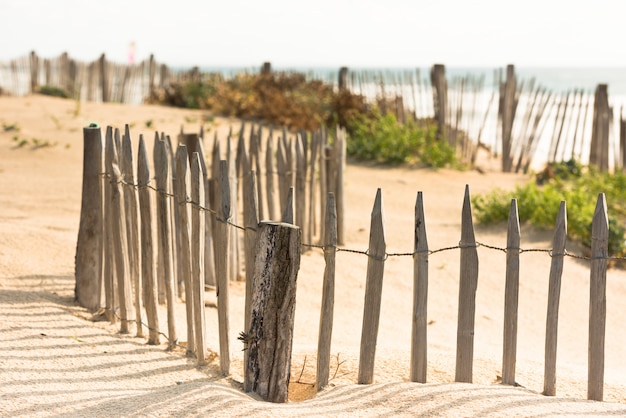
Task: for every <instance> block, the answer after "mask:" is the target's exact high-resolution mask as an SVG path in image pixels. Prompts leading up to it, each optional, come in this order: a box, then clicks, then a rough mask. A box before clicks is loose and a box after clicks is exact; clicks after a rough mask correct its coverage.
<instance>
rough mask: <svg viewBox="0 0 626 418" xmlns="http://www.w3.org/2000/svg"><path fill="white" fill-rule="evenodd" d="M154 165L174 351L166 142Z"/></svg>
mask: <svg viewBox="0 0 626 418" xmlns="http://www.w3.org/2000/svg"><path fill="white" fill-rule="evenodd" d="M154 145H155V152H154V157H155V158H154V165H155V171H156V176H155V177H156V183H157V198H156V203H157V225H158V232H159V233H158V237H159V252H160V253H161V254H162V257H159V261H161V262H162V263H163V267H162V271H163V275H164V279H165V298H166V300H167V332H168V334H169V335H168V349H169V350H172V349H174V346H175V345H176V342H177V341H178V337H177V335H176V317H175V309H174V308H175V307H174V304H175V302H176V298H175V297H174V292H175V287H174V286H175V284H174V272H173V266H172V263H173V261H172V225H171V219H172V216H171V212H170V202H169V198H170V195H171V190H170V187H171V184H172V176H171V173H170V167H169V162H168V150H167V144H166V142H165V141H162V140H158V141H155V144H154Z"/></svg>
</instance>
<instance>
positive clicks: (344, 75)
mask: <svg viewBox="0 0 626 418" xmlns="http://www.w3.org/2000/svg"><path fill="white" fill-rule="evenodd" d="M337 86H338V87H339V91H341V90H345V89H347V88H348V67H341V68H340V69H339V79H338V80H337Z"/></svg>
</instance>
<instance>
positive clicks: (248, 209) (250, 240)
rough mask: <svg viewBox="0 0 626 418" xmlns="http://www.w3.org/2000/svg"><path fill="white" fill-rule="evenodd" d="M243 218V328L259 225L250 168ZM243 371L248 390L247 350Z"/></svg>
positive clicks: (248, 312)
mask: <svg viewBox="0 0 626 418" xmlns="http://www.w3.org/2000/svg"><path fill="white" fill-rule="evenodd" d="M243 185H244V188H243V220H244V224H245V227H246V231H245V233H244V237H245V250H246V297H245V306H244V315H245V317H244V328H243V329H245V330H249V329H250V323H251V321H252V281H253V280H254V257H255V253H254V251H255V247H256V242H257V235H258V227H259V210H258V202H259V199H258V195H257V185H256V173H255V171H254V170H250V171H249V172H248V174H247V175H246V176H244V180H243ZM243 356H244V360H243V364H244V372H243V379H244V381H243V390H244V391H246V392H250V391H251V390H252V387H251V382H250V380H249V377H250V376H248V374H247V373H246V369H245V367H246V366H247V364H248V350H246V351H244V353H243Z"/></svg>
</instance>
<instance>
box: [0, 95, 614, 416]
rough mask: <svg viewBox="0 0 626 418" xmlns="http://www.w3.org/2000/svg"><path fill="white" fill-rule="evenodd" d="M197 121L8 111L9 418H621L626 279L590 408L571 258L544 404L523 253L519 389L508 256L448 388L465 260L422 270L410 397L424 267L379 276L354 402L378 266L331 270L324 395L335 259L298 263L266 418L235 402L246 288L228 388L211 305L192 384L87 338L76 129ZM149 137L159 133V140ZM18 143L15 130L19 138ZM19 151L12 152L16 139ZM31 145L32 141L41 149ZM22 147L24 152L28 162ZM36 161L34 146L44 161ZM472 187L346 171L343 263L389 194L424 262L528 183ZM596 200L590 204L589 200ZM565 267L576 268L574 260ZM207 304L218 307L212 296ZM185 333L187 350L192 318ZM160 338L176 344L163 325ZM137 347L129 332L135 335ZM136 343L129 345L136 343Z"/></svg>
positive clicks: (2, 297)
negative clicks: (424, 337)
mask: <svg viewBox="0 0 626 418" xmlns="http://www.w3.org/2000/svg"><path fill="white" fill-rule="evenodd" d="M203 116H204V113H203V112H201V111H192V110H183V109H172V108H166V107H157V106H124V105H117V104H95V103H77V102H75V101H72V100H64V99H55V98H50V97H43V96H28V97H22V98H12V97H0V127H1V128H2V129H0V208H1V209H0V369H1V370H2V371H1V373H0V415H2V416H74V417H75V416H195V415H198V416H200V415H201V416H250V415H256V416H391V415H394V416H420V415H429V416H556V415H559V416H561V415H572V416H573V415H575V416H597V415H626V364H625V363H624V361H623V359H624V358H626V332H625V331H626V326H625V325H624V324H623V312H622V306H623V301H624V300H626V280H625V279H626V274H625V273H624V271H623V270H620V269H611V270H610V271H609V274H608V279H607V305H608V308H607V325H606V361H605V366H606V367H605V370H606V371H605V387H604V399H605V402H591V401H585V400H584V399H586V390H587V383H586V382H587V351H588V342H587V339H588V310H589V308H588V306H589V266H588V262H586V261H581V260H576V259H574V258H566V259H565V268H564V274H563V283H562V291H561V302H560V317H559V335H558V352H557V384H556V391H557V396H556V397H546V396H543V395H541V392H542V390H543V371H544V360H543V359H544V344H545V327H546V310H547V293H548V274H549V270H550V263H551V261H550V257H549V256H548V255H547V254H546V253H544V252H526V253H523V254H521V267H520V270H521V272H520V290H519V293H520V296H519V325H518V326H519V329H518V351H517V375H516V381H517V382H518V384H519V385H520V386H518V387H512V386H504V385H501V384H499V379H500V376H501V367H502V333H503V331H502V329H503V311H504V277H505V259H506V257H505V254H504V252H502V251H498V250H494V249H490V248H487V247H484V246H483V247H479V249H478V254H479V268H480V273H479V279H478V291H477V298H476V306H477V310H476V327H475V348H474V356H475V357H474V358H475V360H474V366H473V371H474V376H473V377H474V379H473V381H474V383H472V384H460V383H453V382H454V369H455V350H456V324H457V309H458V292H459V259H460V257H459V250H458V249H453V250H447V251H441V252H437V253H435V254H432V255H431V256H430V258H429V266H430V270H429V299H428V320H429V328H428V377H427V380H428V383H427V384H418V383H412V382H410V381H409V362H410V342H411V335H410V334H411V310H412V289H413V270H412V268H413V261H412V258H411V257H407V256H404V257H402V256H398V257H389V259H388V260H387V261H386V263H385V277H384V283H383V293H382V308H381V319H380V331H379V336H378V344H377V352H376V364H375V370H374V384H373V385H357V384H356V382H357V374H358V360H359V359H358V357H359V344H360V335H361V325H362V324H361V322H362V316H363V300H364V292H365V271H366V266H367V258H366V257H365V256H363V255H361V254H352V253H347V252H340V253H338V254H337V276H336V277H337V278H336V291H335V297H336V304H335V319H334V329H333V339H332V347H331V371H330V375H331V381H330V384H329V387H328V388H327V389H325V390H324V391H323V392H321V393H319V394H317V395H315V391H314V389H313V386H312V383H313V382H314V381H315V361H316V359H315V353H316V349H317V335H318V327H319V315H320V303H321V284H322V275H323V270H324V259H323V255H322V253H321V251H320V250H312V251H308V252H306V253H304V254H303V255H302V260H301V268H300V272H299V274H298V290H297V303H296V318H295V322H296V323H295V329H294V341H293V344H294V345H293V359H292V370H291V385H290V402H289V403H287V404H282V405H278V404H271V403H266V402H261V401H259V400H258V399H257V398H256V397H255V396H253V395H250V394H245V393H243V392H242V389H241V388H242V384H241V383H242V380H243V378H242V367H243V353H242V351H241V349H242V348H243V347H242V344H241V342H239V341H237V339H236V338H237V335H238V334H239V332H240V331H243V300H244V285H243V283H242V282H233V283H231V287H230V293H231V302H230V315H231V320H230V324H231V325H230V327H231V340H232V341H231V358H232V364H231V375H230V376H227V377H222V376H221V374H220V370H219V359H218V358H217V355H216V353H217V352H218V351H219V346H218V337H217V311H216V309H215V308H214V306H211V305H209V306H208V307H207V309H206V314H207V335H208V348H209V351H210V353H211V357H210V358H211V362H210V364H209V365H208V366H206V367H203V368H197V367H196V366H195V361H194V360H193V359H189V358H186V357H185V353H184V350H183V349H181V348H179V349H176V350H174V351H172V352H168V351H166V348H167V345H166V343H165V339H164V338H163V339H162V340H161V342H162V344H161V345H160V346H149V345H147V344H146V340H145V339H142V338H136V337H134V336H133V334H130V335H120V334H119V333H118V331H119V328H118V327H117V326H115V325H111V324H109V323H106V322H92V321H91V320H90V319H91V313H89V312H87V311H86V310H85V309H83V308H81V307H78V306H77V305H76V304H75V303H74V302H73V289H74V276H73V274H74V256H75V251H76V239H77V235H78V224H79V215H80V201H81V181H82V178H81V177H82V127H83V126H86V125H87V124H88V123H89V122H97V123H99V124H100V125H101V126H102V127H106V126H107V125H112V126H114V127H119V128H120V129H122V128H123V127H124V124H125V123H128V124H130V126H131V134H132V137H133V141H134V146H135V147H136V144H137V140H138V136H139V134H141V133H143V134H144V135H145V136H146V137H147V138H148V139H150V140H152V138H153V136H154V132H155V130H158V131H159V132H161V131H163V132H165V133H167V134H170V135H171V136H172V137H173V138H175V137H176V135H177V133H178V132H179V131H180V129H181V126H184V129H185V131H186V132H192V131H197V130H198V129H199V126H200V124H201V123H202V117H203ZM148 125H150V126H148ZM231 126H232V127H233V130H234V131H238V129H239V127H240V121H238V120H235V119H223V118H215V119H214V120H213V121H212V122H206V124H205V128H206V129H208V128H210V130H209V131H208V132H207V135H213V133H214V132H215V131H217V132H218V134H219V136H220V137H221V138H225V135H226V133H227V132H228V129H229V128H230V127H231ZM11 127H14V128H16V129H11ZM16 138H17V139H16ZM34 139H36V140H34ZM20 143H22V145H21V146H19V145H20ZM36 144H38V145H36ZM480 164H481V167H482V169H483V170H482V173H479V172H478V171H464V172H461V171H453V170H438V171H435V170H430V169H415V168H388V167H374V166H370V165H363V164H354V163H350V164H348V166H347V169H346V181H345V187H346V207H347V209H346V214H347V216H346V243H345V247H346V248H349V249H355V250H360V251H364V250H366V249H367V245H368V239H369V224H370V212H371V209H372V205H373V203H374V197H375V194H376V190H377V188H381V189H382V195H383V206H384V221H385V236H386V242H387V252H389V253H407V252H409V253H410V252H412V251H413V217H414V205H415V199H416V195H417V192H418V191H422V192H423V195H424V206H425V214H426V227H427V233H428V243H429V247H430V248H431V249H433V250H436V249H440V248H444V247H450V246H456V245H457V244H458V243H459V240H460V231H461V227H460V225H461V206H462V202H463V193H464V188H465V185H466V184H468V185H469V187H470V192H471V193H472V194H477V193H485V192H488V191H490V190H492V189H493V188H494V187H501V188H504V189H511V188H513V187H514V186H515V185H516V184H521V183H523V182H525V181H526V180H527V179H528V177H526V176H523V175H514V174H502V173H500V172H498V171H497V161H491V160H488V159H485V160H483V161H481V163H480ZM589 199H593V200H594V201H595V199H596V196H589ZM476 239H477V240H478V241H479V242H482V243H484V244H488V245H491V246H495V247H506V225H504V224H503V225H495V226H489V227H484V226H480V225H477V226H476ZM551 240H552V232H551V231H539V230H536V229H534V228H531V227H529V226H527V225H523V226H522V248H525V249H530V248H539V249H547V248H550V246H551ZM567 248H568V250H569V251H571V252H573V253H582V251H581V249H580V248H579V247H577V246H576V245H575V244H573V243H572V244H568V246H567ZM206 296H207V299H209V301H214V300H215V295H214V294H212V293H211V292H207V295H206ZM177 310H178V319H179V323H178V332H179V339H180V341H181V342H184V341H185V338H186V337H185V325H184V321H185V316H184V305H183V304H182V303H180V302H179V303H178V306H177ZM161 314H162V315H163V317H162V319H161V328H162V330H164V331H166V330H167V324H166V321H165V312H164V311H163V312H161ZM131 330H132V329H131ZM132 331H133V332H134V330H132Z"/></svg>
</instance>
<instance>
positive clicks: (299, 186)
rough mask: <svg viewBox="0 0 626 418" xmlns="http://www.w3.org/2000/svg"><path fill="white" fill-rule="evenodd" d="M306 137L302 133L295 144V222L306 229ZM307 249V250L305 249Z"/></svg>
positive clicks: (302, 228)
mask: <svg viewBox="0 0 626 418" xmlns="http://www.w3.org/2000/svg"><path fill="white" fill-rule="evenodd" d="M302 141H304V138H302V136H301V135H300V134H298V135H297V136H296V144H295V168H296V176H295V177H296V181H295V219H294V221H295V222H294V223H295V224H296V225H298V226H299V227H300V229H301V230H304V228H305V227H306V221H307V219H306V160H305V155H304V147H303V144H302ZM303 251H306V250H303Z"/></svg>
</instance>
